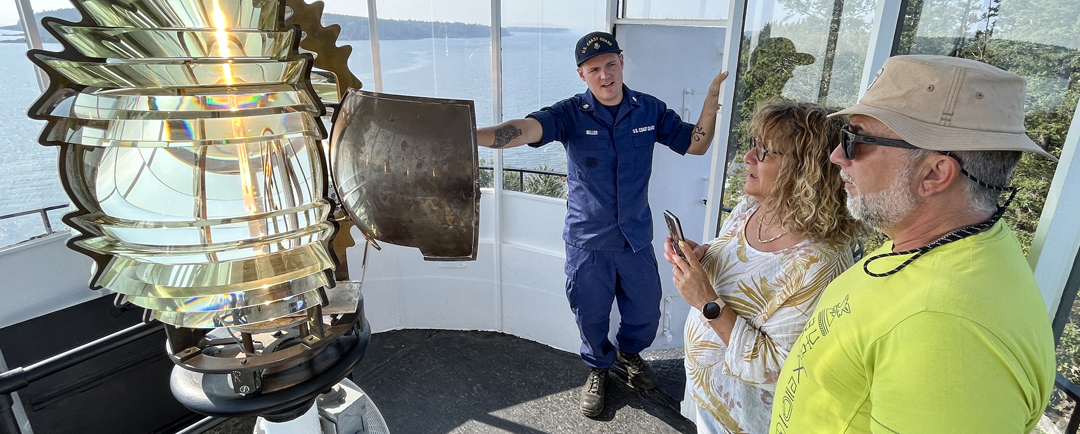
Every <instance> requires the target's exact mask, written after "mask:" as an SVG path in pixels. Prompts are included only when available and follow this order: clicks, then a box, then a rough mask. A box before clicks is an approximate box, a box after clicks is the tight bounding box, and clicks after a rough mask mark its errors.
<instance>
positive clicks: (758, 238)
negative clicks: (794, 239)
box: [757, 216, 787, 244]
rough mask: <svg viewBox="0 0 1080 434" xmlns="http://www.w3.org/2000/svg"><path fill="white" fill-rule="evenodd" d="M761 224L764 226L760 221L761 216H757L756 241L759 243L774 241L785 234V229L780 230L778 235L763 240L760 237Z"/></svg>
mask: <svg viewBox="0 0 1080 434" xmlns="http://www.w3.org/2000/svg"><path fill="white" fill-rule="evenodd" d="M762 226H765V225H764V224H762V223H761V216H758V218H757V241H758V242H759V243H761V244H768V243H771V242H773V241H776V240H778V239H780V237H782V236H784V235H787V231H782V232H780V234H779V235H777V236H775V237H772V238H769V239H767V240H763V239H761V227H762Z"/></svg>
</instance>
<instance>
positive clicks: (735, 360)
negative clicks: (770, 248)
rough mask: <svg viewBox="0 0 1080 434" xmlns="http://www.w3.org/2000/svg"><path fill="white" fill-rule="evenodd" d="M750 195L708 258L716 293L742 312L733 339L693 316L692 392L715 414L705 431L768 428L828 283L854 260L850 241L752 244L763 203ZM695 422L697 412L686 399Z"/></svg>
mask: <svg viewBox="0 0 1080 434" xmlns="http://www.w3.org/2000/svg"><path fill="white" fill-rule="evenodd" d="M749 200H750V201H751V202H748V201H747V200H743V201H742V202H740V203H739V204H738V205H736V206H735V209H734V210H732V212H731V215H730V216H728V218H727V220H726V221H724V224H723V226H722V227H721V230H720V236H719V237H717V238H716V239H715V240H713V241H712V243H711V246H709V249H708V250H707V251H706V252H705V255H704V256H703V257H702V259H701V263H702V267H703V268H704V270H705V272H706V274H707V275H708V276H709V279H710V280H711V281H712V282H711V283H712V286H713V289H714V290H716V294H717V295H718V296H719V297H720V298H721V299H723V300H724V302H725V303H727V305H728V306H730V307H731V308H732V309H733V310H734V311H735V312H737V313H738V314H739V316H738V317H737V318H736V319H735V327H734V328H733V329H732V330H731V337H730V340H729V342H730V344H727V345H725V344H724V341H723V340H721V339H720V337H719V336H718V335H717V334H716V332H715V331H713V329H712V328H711V327H710V326H709V323H708V321H706V320H705V318H704V317H702V316H701V315H700V313H699V312H698V311H697V310H696V309H691V310H690V314H689V315H688V316H687V318H686V327H685V331H684V334H685V336H684V338H685V342H686V344H685V349H686V362H685V363H686V394H687V396H688V397H691V398H693V399H692V402H691V403H693V404H696V405H697V407H699V408H700V409H701V410H703V411H704V413H707V414H709V415H712V418H711V419H713V420H708V419H710V418H697V419H698V423H699V425H700V424H702V423H704V424H706V425H711V426H699V427H698V429H699V432H723V433H749V434H754V433H767V432H768V431H769V416H770V415H771V413H772V403H773V392H774V391H775V390H776V379H777V377H778V376H779V374H780V368H782V367H783V364H784V359H786V358H787V355H788V352H789V351H791V347H792V345H794V343H795V340H796V339H797V338H798V337H799V334H800V333H802V330H803V326H804V325H805V324H806V321H807V320H808V319H809V317H810V314H811V313H812V312H813V311H814V306H815V305H816V304H817V301H818V297H820V296H821V292H822V291H823V290H824V289H825V287H826V286H827V285H828V284H829V282H831V281H832V280H833V278H835V277H836V276H839V275H840V273H842V272H844V270H846V269H847V268H848V267H850V266H851V265H852V264H853V263H854V260H853V258H852V252H851V249H850V248H848V247H840V248H834V247H830V246H828V245H826V244H823V243H815V242H812V241H803V242H801V243H799V244H796V245H794V246H792V247H790V248H788V249H784V250H781V251H777V252H761V251H758V250H757V249H754V248H753V247H751V246H750V245H749V244H748V243H747V242H746V234H745V232H746V230H745V229H746V222H747V221H748V220H749V219H750V216H752V215H753V214H754V211H755V210H756V209H757V207H758V204H757V203H755V202H753V199H749ZM684 412H687V413H691V414H687V417H689V418H690V419H691V420H694V419H695V417H694V415H693V413H696V412H697V409H694V408H693V406H692V405H690V406H687V405H684Z"/></svg>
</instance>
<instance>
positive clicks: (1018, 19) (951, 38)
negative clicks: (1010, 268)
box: [898, 0, 1080, 253]
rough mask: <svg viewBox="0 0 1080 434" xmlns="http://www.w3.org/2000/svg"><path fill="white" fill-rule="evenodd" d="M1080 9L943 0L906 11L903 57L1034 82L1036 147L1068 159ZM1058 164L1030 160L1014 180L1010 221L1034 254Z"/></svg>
mask: <svg viewBox="0 0 1080 434" xmlns="http://www.w3.org/2000/svg"><path fill="white" fill-rule="evenodd" d="M1078 16H1080V3H1078V2H1075V1H1072V0H1040V1H1026V0H935V1H929V0H926V1H922V2H912V3H911V6H910V7H908V10H907V11H905V15H904V25H903V27H902V29H901V38H900V44H899V47H898V54H940V55H947V56H957V57H964V58H968V59H975V60H979V61H983V62H986V63H989V64H991V65H994V66H997V67H999V68H1002V69H1004V70H1006V71H1010V72H1013V73H1016V74H1019V75H1021V76H1023V77H1024V79H1026V80H1027V101H1025V105H1024V109H1025V111H1026V112H1027V119H1026V122H1025V124H1026V126H1027V131H1028V135H1029V136H1031V138H1032V139H1033V140H1035V142H1036V143H1040V144H1042V145H1043V146H1045V147H1047V150H1048V151H1049V152H1050V153H1051V154H1054V155H1061V147H1062V144H1063V143H1064V141H1065V135H1066V134H1067V133H1068V130H1069V124H1070V123H1071V122H1072V116H1073V113H1074V112H1075V110H1076V101H1077V97H1078V95H1080V80H1077V72H1076V71H1077V67H1078V66H1080V51H1078V50H1077V48H1078V46H1080V42H1078V41H1080V27H1078V26H1077V25H1076V17H1078ZM1055 168H1056V163H1054V162H1052V161H1049V160H1047V159H1045V158H1041V157H1036V156H1035V155H1034V154H1032V153H1025V154H1024V157H1023V159H1021V160H1020V164H1019V165H1018V166H1017V168H1016V172H1015V174H1014V176H1013V185H1016V186H1018V187H1020V191H1019V192H1018V193H1017V195H1016V199H1015V200H1014V201H1013V203H1012V205H1010V207H1009V208H1010V209H1009V211H1008V212H1007V213H1006V214H1005V220H1006V221H1007V222H1008V223H1009V225H1010V226H1011V227H1012V228H1013V231H1014V233H1016V236H1017V238H1019V239H1020V243H1021V245H1022V246H1023V249H1024V252H1025V253H1026V252H1027V251H1028V248H1029V247H1030V244H1031V240H1032V237H1033V236H1034V234H1035V226H1036V224H1037V223H1038V220H1039V216H1040V215H1041V214H1042V208H1043V203H1044V202H1045V201H1046V194H1047V192H1048V191H1049V189H1050V181H1051V180H1052V179H1053V178H1054V169H1055Z"/></svg>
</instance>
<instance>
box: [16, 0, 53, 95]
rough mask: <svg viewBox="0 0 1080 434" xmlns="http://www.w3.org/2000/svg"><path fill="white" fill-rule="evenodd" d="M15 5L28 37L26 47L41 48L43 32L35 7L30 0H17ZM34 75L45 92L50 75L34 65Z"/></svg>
mask: <svg viewBox="0 0 1080 434" xmlns="http://www.w3.org/2000/svg"><path fill="white" fill-rule="evenodd" d="M15 7H16V8H18V9H19V20H20V21H22V28H23V37H24V38H25V39H26V48H29V49H31V50H40V49H41V33H40V32H39V31H38V23H37V21H35V20H34V7H33V6H32V5H31V4H30V0H15ZM34 76H35V77H37V82H38V89H40V90H41V92H42V93H45V88H47V87H49V76H47V75H45V71H42V70H41V68H38V67H37V65H34Z"/></svg>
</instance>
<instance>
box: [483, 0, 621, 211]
mask: <svg viewBox="0 0 1080 434" xmlns="http://www.w3.org/2000/svg"><path fill="white" fill-rule="evenodd" d="M605 5H606V3H605V2H604V1H603V0H592V1H584V2H582V1H575V2H568V1H565V0H539V1H532V2H506V3H503V17H502V19H503V33H502V35H503V37H502V41H503V62H502V69H503V119H504V120H509V119H517V118H522V117H525V116H526V115H528V114H529V113H531V112H533V111H536V110H539V109H540V108H542V107H547V106H550V105H552V104H554V103H556V102H558V101H560V100H563V99H565V98H569V97H571V96H573V95H575V94H578V93H582V92H584V91H585V90H586V89H587V86H586V85H585V82H583V81H582V80H581V78H580V77H579V76H578V73H577V65H576V64H575V61H574V44H576V43H577V40H578V39H579V38H581V36H583V35H584V34H586V33H588V32H591V31H596V30H603V29H604V25H605V18H604V7H605ZM567 10H574V11H576V12H575V13H574V14H567V13H566V11H567ZM503 167H504V169H511V172H508V173H507V174H506V179H505V180H504V183H505V184H506V186H507V187H506V188H507V189H514V190H524V191H526V192H530V193H537V194H543V195H547V196H554V197H565V195H566V191H565V180H564V179H563V178H562V177H561V176H559V177H552V176H543V175H537V174H533V175H529V174H522V173H520V172H513V171H512V170H513V169H530V170H535V171H538V172H545V173H547V172H554V173H560V174H565V173H566V152H565V151H564V149H563V147H562V145H561V144H559V143H549V144H547V145H545V146H543V147H540V148H538V149H533V148H531V147H527V146H523V147H518V148H513V149H507V150H506V151H503ZM521 184H525V185H524V186H522V185H521Z"/></svg>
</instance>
